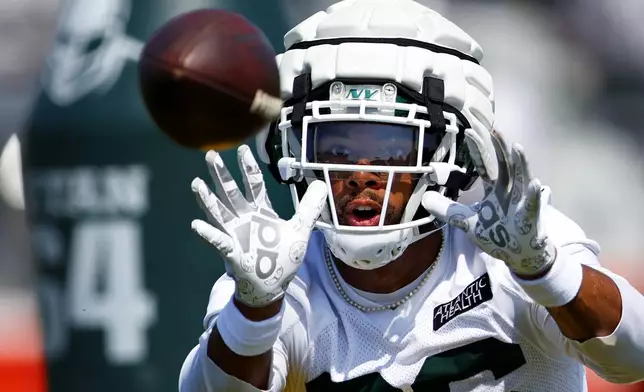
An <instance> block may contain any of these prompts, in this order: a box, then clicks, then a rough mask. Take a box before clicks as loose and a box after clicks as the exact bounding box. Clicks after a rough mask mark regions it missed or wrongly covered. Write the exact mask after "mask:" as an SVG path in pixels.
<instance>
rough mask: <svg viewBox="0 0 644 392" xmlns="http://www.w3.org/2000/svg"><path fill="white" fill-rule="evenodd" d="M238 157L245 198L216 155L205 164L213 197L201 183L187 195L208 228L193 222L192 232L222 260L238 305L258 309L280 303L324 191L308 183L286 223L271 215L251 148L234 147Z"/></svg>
mask: <svg viewBox="0 0 644 392" xmlns="http://www.w3.org/2000/svg"><path fill="white" fill-rule="evenodd" d="M237 158H238V162H239V167H240V169H241V172H242V176H243V180H244V186H245V193H246V197H244V195H243V194H242V193H241V191H240V190H239V188H238V187H237V184H236V183H235V180H234V179H233V177H232V176H231V174H230V172H229V171H228V169H227V168H226V166H225V165H224V162H223V160H222V159H221V157H220V156H219V154H218V153H216V152H214V151H209V152H208V153H207V154H206V162H207V164H208V170H209V171H210V175H211V177H212V180H213V181H214V185H215V192H216V194H213V193H212V192H211V191H210V189H209V188H208V186H207V185H206V184H205V183H204V181H203V180H201V179H200V178H195V179H194V180H193V182H192V190H193V192H195V194H196V196H197V202H198V203H199V205H200V206H201V208H202V209H203V210H204V212H205V213H206V216H207V218H208V222H209V223H206V222H204V221H202V220H194V221H193V222H192V229H193V230H194V231H195V232H196V233H197V234H199V235H200V236H201V237H202V238H203V239H205V240H206V241H208V243H210V244H211V245H212V246H214V247H215V248H216V249H217V250H218V251H219V252H220V253H221V255H222V256H223V258H224V261H225V264H226V272H227V273H228V275H230V276H231V277H232V278H233V279H234V280H235V282H236V287H235V297H236V298H237V300H239V301H241V302H242V303H244V304H246V305H248V306H254V307H260V306H265V305H267V304H269V303H271V302H274V301H276V300H278V299H280V298H282V297H283V296H284V292H285V291H286V288H287V286H288V284H289V283H290V282H291V280H293V278H294V277H295V275H296V273H297V270H298V269H299V267H300V266H301V265H302V261H303V259H304V254H305V252H306V248H307V245H308V241H309V237H310V235H311V231H312V229H313V225H314V224H315V222H316V220H317V219H318V217H319V216H320V214H321V212H322V209H323V208H324V206H325V203H326V198H327V187H326V185H325V184H324V182H322V181H315V182H313V183H312V184H310V185H309V187H308V190H307V191H306V194H305V195H304V197H303V198H302V201H301V202H300V204H299V206H298V209H297V211H296V213H295V215H294V216H293V218H291V219H290V220H288V221H285V220H282V219H280V218H279V217H278V215H277V214H276V213H275V211H273V208H272V206H271V203H270V201H269V199H268V195H267V194H266V186H265V184H264V179H263V176H262V173H261V171H260V168H259V166H258V165H257V162H256V161H255V158H254V157H253V154H252V152H251V150H250V148H249V147H248V146H246V145H242V146H241V147H239V149H238V150H237Z"/></svg>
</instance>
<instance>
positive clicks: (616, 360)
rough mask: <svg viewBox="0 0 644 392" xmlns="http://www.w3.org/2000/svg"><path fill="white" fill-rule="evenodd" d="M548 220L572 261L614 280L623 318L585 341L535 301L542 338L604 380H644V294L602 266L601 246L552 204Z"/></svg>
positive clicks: (534, 316) (532, 311)
mask: <svg viewBox="0 0 644 392" xmlns="http://www.w3.org/2000/svg"><path fill="white" fill-rule="evenodd" d="M546 223H547V224H548V232H549V234H550V232H551V229H550V228H551V227H553V228H556V229H555V230H552V234H553V239H554V241H555V243H556V245H557V247H558V249H559V251H560V252H563V253H564V254H565V256H566V258H567V259H569V260H570V261H571V262H579V263H581V264H583V265H586V266H589V267H591V268H594V269H597V270H598V271H601V272H602V273H604V274H605V275H607V276H609V277H610V278H611V279H613V280H614V281H615V283H616V285H617V287H618V288H619V291H620V294H621V297H622V318H621V320H620V322H619V324H618V326H617V328H616V329H615V331H613V333H611V334H610V335H608V336H605V337H598V338H593V339H590V340H588V341H585V342H583V343H580V342H577V341H575V340H571V339H568V338H567V337H565V336H564V335H563V334H562V333H561V331H560V330H559V327H558V325H557V323H556V322H555V320H554V319H553V318H552V316H551V315H550V313H549V312H548V311H547V309H546V308H544V307H543V306H541V305H538V304H536V303H534V302H532V303H531V305H530V306H531V308H530V318H531V321H532V323H533V326H534V327H535V331H536V333H538V334H539V336H538V338H541V339H545V340H546V341H547V343H549V344H548V346H549V347H555V348H558V349H559V350H561V349H562V348H563V352H564V353H565V354H566V355H568V356H571V357H573V358H576V359H578V360H579V361H580V362H582V363H583V364H584V365H586V366H587V367H589V368H591V369H592V370H593V371H594V372H595V373H597V375H599V376H600V377H602V378H603V379H605V380H607V381H610V382H614V383H630V382H635V381H639V380H642V379H644V328H642V325H644V297H643V296H642V295H641V294H640V293H639V292H638V291H637V290H636V289H635V288H634V287H633V286H632V285H631V284H630V283H629V282H628V281H627V280H626V279H625V278H623V277H621V276H619V275H617V274H615V273H613V272H611V271H609V270H608V269H606V268H604V267H602V266H601V265H600V262H599V259H598V254H599V247H598V246H597V245H596V244H595V243H594V241H590V240H588V239H587V238H586V235H585V233H584V232H583V231H582V230H581V228H579V226H578V225H577V224H576V223H574V222H573V221H572V220H571V219H569V218H567V217H566V216H565V215H563V214H562V213H561V212H559V211H557V210H555V209H554V208H553V207H550V206H548V207H547V210H546Z"/></svg>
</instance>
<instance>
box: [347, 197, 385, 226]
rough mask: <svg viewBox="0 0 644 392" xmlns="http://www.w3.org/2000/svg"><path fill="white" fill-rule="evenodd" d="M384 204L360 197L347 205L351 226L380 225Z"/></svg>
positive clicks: (348, 219)
mask: <svg viewBox="0 0 644 392" xmlns="http://www.w3.org/2000/svg"><path fill="white" fill-rule="evenodd" d="M381 211H382V206H381V205H380V204H378V203H376V202H375V201H373V200H370V199H359V200H354V201H352V202H351V203H349V204H348V205H347V207H346V212H347V223H348V224H349V225H350V226H378V223H379V222H380V212H381Z"/></svg>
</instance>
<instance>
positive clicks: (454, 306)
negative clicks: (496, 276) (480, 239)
mask: <svg viewBox="0 0 644 392" xmlns="http://www.w3.org/2000/svg"><path fill="white" fill-rule="evenodd" d="M491 299H492V287H490V276H489V275H488V274H487V273H486V274H484V275H482V276H481V277H480V278H478V279H476V280H475V281H474V282H472V283H470V284H469V285H468V286H467V287H466V288H465V290H463V291H462V292H461V293H460V294H459V295H457V296H456V298H454V299H453V300H451V301H449V302H446V303H444V304H442V305H438V306H437V307H436V308H434V331H438V330H439V329H440V328H441V327H442V326H443V325H445V324H447V323H448V322H449V321H450V320H451V319H453V318H454V317H456V316H458V315H461V314H463V313H465V312H468V311H470V310H472V309H474V308H475V307H477V306H479V305H480V304H482V303H483V302H487V301H489V300H491Z"/></svg>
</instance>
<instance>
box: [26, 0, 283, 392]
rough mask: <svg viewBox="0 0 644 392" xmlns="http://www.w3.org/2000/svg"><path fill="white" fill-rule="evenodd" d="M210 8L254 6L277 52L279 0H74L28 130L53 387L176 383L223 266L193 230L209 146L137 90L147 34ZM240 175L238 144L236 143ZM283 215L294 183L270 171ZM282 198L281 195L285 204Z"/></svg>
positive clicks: (137, 390) (157, 390)
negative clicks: (153, 114)
mask: <svg viewBox="0 0 644 392" xmlns="http://www.w3.org/2000/svg"><path fill="white" fill-rule="evenodd" d="M204 7H221V8H228V9H231V10H234V11H237V12H241V13H243V14H245V15H246V16H247V17H248V18H249V19H251V20H252V21H253V22H254V23H256V24H257V25H258V26H260V28H262V29H263V30H264V31H265V32H266V34H267V35H268V36H269V38H270V39H271V41H272V42H273V45H274V46H275V47H276V49H277V50H278V51H280V50H281V49H282V43H281V42H282V36H283V34H284V31H285V29H286V26H285V25H284V23H283V18H282V14H281V11H280V7H279V3H278V1H277V0H262V1H256V0H230V1H206V0H199V1H198V0H181V1H175V0H136V1H135V0H100V1H99V0H92V1H88V0H75V1H66V2H65V5H64V7H63V8H64V9H63V11H62V14H61V19H60V25H59V28H58V32H57V34H56V39H55V44H54V45H53V48H52V51H51V54H50V55H49V57H48V60H47V66H46V69H45V72H44V73H43V78H42V93H41V94H40V96H39V98H38V100H37V102H36V105H35V108H34V111H33V113H32V116H31V118H30V121H29V123H28V124H27V127H28V128H27V130H26V131H27V132H26V139H25V142H24V145H25V153H24V169H25V185H26V189H27V203H28V204H27V207H28V210H29V214H30V224H31V228H32V236H33V254H34V257H35V258H36V265H37V271H38V287H39V293H40V301H41V314H42V318H43V327H44V330H45V342H46V349H47V363H48V379H49V388H50V391H52V392H113V391H119V392H147V391H150V392H152V391H154V392H164V391H168V392H169V391H176V390H177V380H178V375H179V370H180V367H181V364H182V362H183V360H184V358H185V356H186V355H187V353H188V352H189V350H190V349H191V348H192V347H193V346H194V345H195V344H196V343H197V338H198V337H199V335H200V334H201V332H202V326H201V320H202V317H203V316H204V311H205V307H206V304H207V301H208V295H209V292H210V289H211V287H212V284H213V283H214V282H215V280H216V279H217V278H218V277H219V276H220V275H221V274H222V273H223V262H222V260H221V259H220V258H219V257H218V256H217V254H216V252H215V251H214V250H213V249H211V248H209V247H208V246H207V245H205V244H204V243H202V242H201V240H200V239H199V238H198V237H197V236H196V235H194V234H193V233H192V232H191V230H190V222H191V220H192V219H194V218H197V217H203V215H202V213H201V211H200V210H199V209H198V207H197V205H196V202H195V199H194V196H193V194H192V192H191V191H190V183H191V181H192V179H193V178H194V177H195V176H200V177H202V178H204V179H209V177H208V174H207V169H206V166H205V163H204V154H203V153H201V152H198V151H191V150H187V149H184V148H182V147H179V146H177V145H175V144H173V143H172V142H171V141H169V139H168V138H167V137H166V136H165V135H163V134H162V133H161V132H160V131H159V130H158V129H157V128H156V126H155V125H154V124H153V123H152V121H151V120H150V118H149V116H148V114H147V113H146V111H145V108H144V106H143V104H142V101H141V97H140V94H139V90H138V78H137V59H138V55H139V53H140V50H141V47H142V45H143V42H144V41H145V39H146V38H147V37H149V36H150V35H151V34H152V32H153V31H154V30H155V29H156V28H158V27H159V26H160V25H162V24H163V23H164V22H165V21H167V20H168V19H170V18H171V17H173V16H175V15H177V14H180V13H183V12H186V11H189V10H192V9H196V8H204ZM223 155H224V158H225V160H226V162H227V163H228V165H229V167H230V168H231V171H232V172H233V173H234V175H235V176H237V179H239V172H238V168H237V164H236V162H235V152H234V151H229V152H226V153H224V154H223ZM267 183H268V188H269V193H270V195H271V198H272V200H273V204H274V205H275V206H276V209H277V211H278V213H280V214H281V215H283V216H286V217H290V215H291V213H292V212H291V211H292V205H291V203H290V196H289V194H288V190H287V188H286V187H279V186H278V185H277V184H276V183H275V182H274V181H273V180H272V178H270V176H267ZM280 201H281V202H282V204H280Z"/></svg>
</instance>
